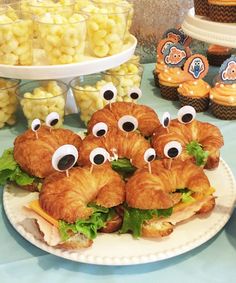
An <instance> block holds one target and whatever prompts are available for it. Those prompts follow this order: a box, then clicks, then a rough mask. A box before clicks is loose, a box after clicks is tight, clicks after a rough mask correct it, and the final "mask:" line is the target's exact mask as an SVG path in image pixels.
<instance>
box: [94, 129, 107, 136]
mask: <svg viewBox="0 0 236 283" xmlns="http://www.w3.org/2000/svg"><path fill="white" fill-rule="evenodd" d="M105 133H106V131H105V130H104V129H101V130H98V131H97V133H96V135H97V136H98V137H102V136H104V135H105Z"/></svg>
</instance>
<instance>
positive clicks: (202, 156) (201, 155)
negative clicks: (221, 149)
mask: <svg viewBox="0 0 236 283" xmlns="http://www.w3.org/2000/svg"><path fill="white" fill-rule="evenodd" d="M186 148H187V152H188V154H189V155H192V156H193V157H194V158H195V160H196V165H197V166H202V165H205V163H206V161H207V157H208V155H209V153H208V151H204V150H203V148H202V145H201V144H200V143H198V142H197V141H191V142H190V143H189V144H188V145H187V147H186Z"/></svg>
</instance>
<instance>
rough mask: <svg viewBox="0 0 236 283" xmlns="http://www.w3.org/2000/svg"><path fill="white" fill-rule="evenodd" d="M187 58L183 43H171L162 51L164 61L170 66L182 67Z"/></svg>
mask: <svg viewBox="0 0 236 283" xmlns="http://www.w3.org/2000/svg"><path fill="white" fill-rule="evenodd" d="M186 59H187V52H186V50H185V48H184V46H183V45H181V44H178V43H176V44H172V45H170V46H168V47H167V48H166V49H165V51H164V63H165V64H166V65H167V66H168V67H171V68H176V67H179V68H180V67H182V66H183V65H184V63H185V61H186Z"/></svg>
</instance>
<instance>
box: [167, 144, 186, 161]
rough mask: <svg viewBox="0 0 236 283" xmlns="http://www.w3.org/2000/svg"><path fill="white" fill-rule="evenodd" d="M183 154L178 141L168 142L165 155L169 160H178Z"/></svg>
mask: <svg viewBox="0 0 236 283" xmlns="http://www.w3.org/2000/svg"><path fill="white" fill-rule="evenodd" d="M181 152H182V146H181V144H180V143H179V142H177V141H171V142H168V143H167V144H166V145H165V147H164V154H165V156H166V157H167V158H176V157H178V156H179V155H180V154H181Z"/></svg>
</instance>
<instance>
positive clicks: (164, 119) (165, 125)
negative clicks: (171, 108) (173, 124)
mask: <svg viewBox="0 0 236 283" xmlns="http://www.w3.org/2000/svg"><path fill="white" fill-rule="evenodd" d="M161 124H162V126H163V128H168V127H169V125H170V113H169V112H165V113H164V114H163V116H162V119H161Z"/></svg>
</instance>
